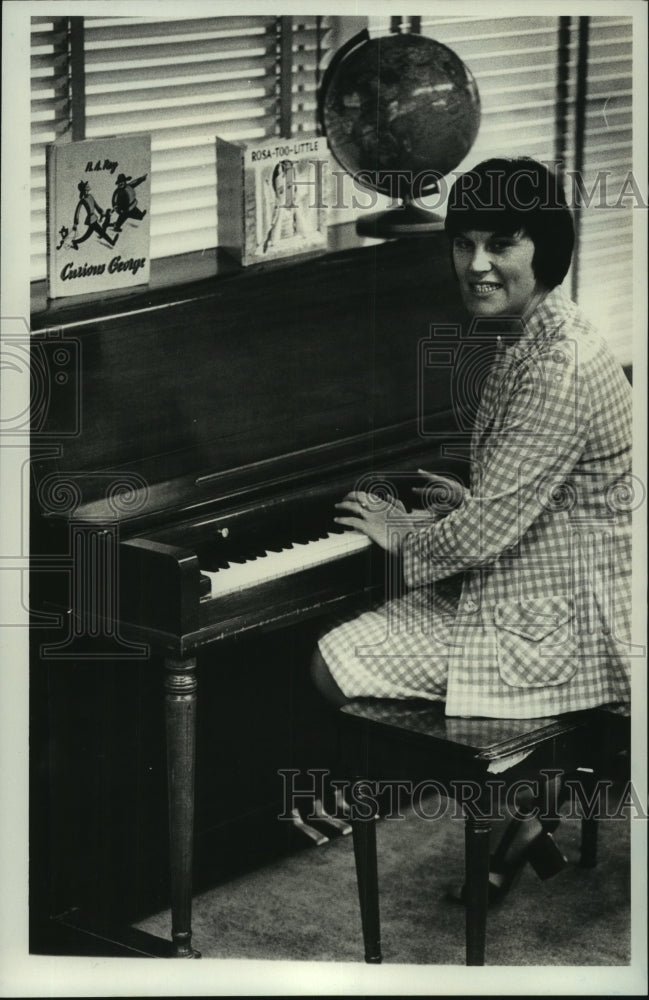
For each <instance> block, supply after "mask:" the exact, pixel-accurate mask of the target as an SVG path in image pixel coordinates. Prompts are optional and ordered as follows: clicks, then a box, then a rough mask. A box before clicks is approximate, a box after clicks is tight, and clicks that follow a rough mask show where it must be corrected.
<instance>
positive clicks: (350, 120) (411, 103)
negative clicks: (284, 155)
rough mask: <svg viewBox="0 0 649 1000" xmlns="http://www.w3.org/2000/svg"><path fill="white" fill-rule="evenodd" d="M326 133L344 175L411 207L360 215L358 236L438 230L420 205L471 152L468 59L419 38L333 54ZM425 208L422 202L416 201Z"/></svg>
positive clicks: (357, 39) (321, 105) (355, 45)
mask: <svg viewBox="0 0 649 1000" xmlns="http://www.w3.org/2000/svg"><path fill="white" fill-rule="evenodd" d="M318 113H319V119H320V126H321V129H322V131H323V133H324V134H325V135H326V137H327V141H328V143H329V148H330V150H331V152H332V154H333V156H334V157H335V159H336V160H337V162H338V163H339V164H340V166H341V167H343V169H344V170H346V171H347V172H348V173H349V174H351V175H352V176H353V177H354V178H356V180H357V181H358V182H359V183H361V184H362V185H364V186H365V187H368V188H370V189H373V190H375V191H378V192H381V193H383V194H387V195H390V196H393V197H398V198H400V199H402V201H403V203H404V204H403V205H401V206H399V207H397V208H395V209H392V210H390V211H387V212H381V213H373V214H371V215H367V216H365V217H361V219H359V222H358V224H357V229H358V231H359V232H361V233H364V234H369V235H376V236H381V235H385V236H393V235H400V234H401V233H412V232H417V231H422V230H425V229H437V228H439V224H440V218H439V216H437V215H435V214H434V213H432V212H428V211H426V209H425V208H424V207H423V206H421V205H420V204H419V203H418V202H419V200H420V199H421V198H422V197H423V196H425V195H428V194H431V193H433V192H435V191H438V190H439V180H440V179H441V178H442V177H444V176H445V175H446V174H448V173H449V172H450V171H451V170H453V169H454V168H455V167H457V165H458V164H459V163H460V162H461V161H462V160H463V159H464V157H465V156H466V154H467V153H468V152H469V150H470V149H471V146H472V145H473V143H474V141H475V137H476V135H477V134H478V129H479V127H480V96H479V94H478V88H477V85H476V82H475V80H474V78H473V76H472V75H471V72H470V71H469V69H468V68H467V67H466V66H465V64H464V63H463V62H462V60H461V59H460V58H459V56H457V55H456V54H455V53H454V52H453V51H452V50H451V49H449V48H447V46H446V45H442V44H441V43H440V42H437V41H435V40H434V39H432V38H427V37H425V36H423V35H418V34H392V35H388V36H385V37H378V38H374V39H372V38H370V36H369V34H368V32H367V31H362V32H360V33H359V34H358V35H355V36H354V38H352V39H350V41H348V42H347V43H346V44H345V45H343V46H342V47H341V48H340V49H339V50H338V52H337V53H336V54H335V55H334V57H333V59H332V60H331V62H330V63H329V66H328V67H327V69H326V71H325V74H324V77H323V80H322V84H321V87H320V91H319V101H318ZM415 202H417V203H415Z"/></svg>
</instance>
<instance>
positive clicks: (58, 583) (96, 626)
mask: <svg viewBox="0 0 649 1000" xmlns="http://www.w3.org/2000/svg"><path fill="white" fill-rule="evenodd" d="M460 322H461V310H460V307H459V301H458V296H457V291H456V288H455V283H454V279H453V277H452V274H451V269H450V262H449V255H448V250H447V247H446V241H445V237H444V235H443V233H437V234H434V235H432V236H430V237H428V238H423V239H411V240H404V241H395V242H391V243H385V244H382V245H377V246H371V247H362V248H352V249H347V250H342V251H338V252H332V253H328V254H325V255H322V256H319V257H314V258H305V259H301V260H295V261H292V262H288V263H287V262H284V263H282V264H275V265H268V266H266V267H262V268H258V269H250V270H248V271H243V270H241V269H240V268H238V267H236V266H235V265H234V264H231V263H228V261H227V259H221V258H219V259H218V262H217V267H216V274H213V275H210V276H208V277H206V278H203V279H200V280H198V279H196V280H189V281H187V280H181V281H179V282H178V283H177V284H171V285H164V284H162V283H160V284H159V285H156V283H155V280H154V281H153V282H152V283H151V285H150V286H148V287H146V288H142V289H139V290H137V289H136V290H130V291H129V292H128V294H126V293H124V294H120V293H111V295H110V296H107V297H104V298H102V299H101V300H97V299H95V300H91V301H84V300H83V299H76V298H75V299H70V300H62V301H59V302H56V303H50V304H49V306H48V307H47V308H42V309H39V308H38V307H37V308H36V309H35V311H34V314H33V316H32V359H33V360H32V369H33V371H34V372H35V373H36V376H37V379H40V383H39V382H38V381H37V384H36V405H34V406H33V436H32V467H33V471H34V484H33V493H32V524H33V526H32V562H33V579H32V604H33V606H34V607H35V609H36V611H37V613H36V615H35V618H34V621H35V626H39V625H41V624H43V623H47V622H56V623H58V627H57V628H54V630H53V631H47V630H46V631H43V630H42V629H39V628H38V627H35V628H34V630H33V640H34V641H33V656H32V692H33V708H32V720H33V721H32V746H33V747H34V750H33V756H34V758H35V760H34V761H33V767H32V775H33V777H32V783H33V788H32V800H34V798H35V797H36V798H39V799H40V797H41V796H43V795H44V796H45V798H47V797H48V796H49V798H50V799H52V797H53V792H52V789H51V787H50V788H48V781H49V778H50V777H51V775H50V773H49V772H48V769H47V767H43V766H42V763H41V761H42V760H43V759H45V758H47V757H48V755H49V754H51V751H52V747H51V745H50V744H48V740H50V741H51V735H49V736H48V726H47V722H48V720H49V719H50V716H51V713H52V705H51V697H52V696H51V689H52V688H51V685H52V684H53V683H54V681H53V678H55V677H58V676H59V675H60V673H61V672H65V671H66V670H67V671H68V674H69V675H70V676H72V675H74V671H75V669H76V671H77V672H78V671H79V670H81V671H82V672H83V671H94V672H98V673H101V672H102V671H106V670H108V669H110V668H111V666H114V665H115V664H119V665H120V666H119V670H120V671H121V672H120V673H119V676H120V677H121V678H123V679H124V682H125V689H124V700H125V702H127V701H128V688H129V685H133V684H135V683H137V682H136V681H135V679H134V678H136V677H137V673H138V671H142V670H147V669H149V670H150V669H154V670H156V671H158V672H159V673H162V674H163V676H164V691H165V719H166V741H167V752H168V780H169V809H170V812H169V816H170V851H171V896H172V912H173V924H174V926H173V942H174V944H173V952H172V953H174V954H177V955H192V954H193V953H194V952H193V949H192V944H191V922H190V912H191V885H192V883H191V872H192V845H193V824H194V792H193V789H194V770H195V764H194V761H195V754H196V705H197V701H196V699H197V693H198V691H199V687H198V685H197V679H196V678H197V657H202V656H203V655H204V654H207V653H208V652H209V664H208V666H207V669H210V670H211V669H216V670H218V665H219V664H220V663H222V664H226V663H227V664H230V665H231V664H232V662H235V663H236V655H237V654H236V648H235V649H234V652H233V649H232V644H233V642H236V638H237V637H238V636H242V635H252V636H254V637H255V642H256V645H255V649H256V652H257V655H259V651H260V650H262V655H263V649H264V642H265V641H266V640H265V638H264V637H265V636H266V635H267V634H269V630H272V629H278V628H279V627H280V626H282V627H284V628H289V627H294V626H295V625H296V624H298V623H299V622H301V621H303V620H305V619H308V618H312V617H322V616H324V615H327V614H331V613H335V612H336V611H338V610H340V609H341V608H343V607H345V606H346V605H347V604H349V603H350V602H352V601H355V602H357V603H362V602H363V601H364V600H367V599H368V598H369V597H370V596H371V595H372V594H375V593H376V592H377V588H379V589H380V587H381V585H382V579H383V576H382V568H383V566H382V561H381V557H380V556H379V557H377V553H376V552H374V551H373V550H372V549H371V548H370V547H368V548H366V549H363V550H362V551H357V552H355V553H352V554H349V555H343V556H341V557H339V558H334V559H331V560H330V561H328V562H325V563H319V564H316V565H311V562H310V560H312V555H311V553H312V552H313V551H314V550H315V549H318V544H319V543H317V541H316V540H318V539H322V538H323V536H326V535H327V534H328V533H329V532H330V531H331V529H332V527H333V522H332V518H333V514H334V511H333V504H334V502H335V501H336V500H337V499H339V498H340V497H341V496H342V495H343V494H344V493H345V492H346V491H347V490H348V489H350V488H353V487H354V486H355V485H356V484H358V483H362V484H363V486H364V487H367V486H368V485H369V486H370V488H371V485H372V484H375V485H376V488H377V489H379V490H380V489H382V488H383V487H384V486H385V484H386V482H387V483H388V484H389V487H390V488H392V487H394V488H395V489H396V490H397V492H398V493H399V494H401V495H403V496H404V499H406V501H408V500H409V499H410V495H409V490H410V487H411V486H412V485H414V484H415V482H416V479H417V477H416V475H414V473H415V470H416V469H417V468H418V467H422V466H423V467H428V468H439V467H440V466H441V467H449V465H452V464H453V463H452V461H451V460H449V459H447V460H446V461H444V459H443V457H442V455H441V453H442V451H443V448H442V445H443V444H444V442H445V441H446V440H447V439H450V438H451V437H453V431H454V429H455V423H454V420H453V417H452V413H453V405H452V398H451V379H450V376H449V367H450V366H448V365H447V366H444V365H441V366H440V367H439V368H437V369H435V368H434V366H433V367H432V368H431V367H430V366H427V362H426V358H427V355H426V350H425V347H426V342H427V341H428V340H430V337H431V331H432V327H447V328H448V329H449V330H451V331H452V330H453V329H459V327H458V324H459V323H460ZM459 335H460V334H458V336H459ZM457 442H458V448H457V449H456V456H457V455H458V454H459V453H460V452H461V445H462V435H461V434H460V435H459V437H458V438H457ZM460 466H461V462H460ZM314 543H315V544H314ZM326 544H328V543H326ZM336 544H337V543H336ZM300 547H303V549H304V552H305V554H306V555H305V560H306V561H305V563H304V564H303V565H302V564H299V565H298V564H296V563H295V561H294V558H295V551H296V550H298V549H300ZM282 549H283V550H285V552H284V556H285V554H286V550H288V551H289V553H290V559H291V560H293V562H292V563H291V566H292V568H291V567H289V569H288V570H284V571H282V570H280V572H282V573H283V575H281V576H280V577H279V578H272V572H268V571H267V569H266V567H267V566H268V565H269V563H270V562H271V561H272V560H273V559H274V558H276V557H277V555H278V554H280V553H278V552H276V551H273V550H282ZM318 551H321V550H318ZM284 556H280V561H281V558H284ZM318 558H319V557H318V556H317V555H316V557H315V559H316V563H317V560H318ZM247 562H249V563H250V565H249V566H246V572H247V571H248V569H250V570H251V577H250V579H249V581H248V582H247V583H245V584H244V585H243V589H239V590H236V591H235V592H232V593H228V592H227V590H228V588H227V585H226V586H225V588H224V592H223V593H221V592H219V593H214V594H212V593H210V590H209V587H210V583H209V580H208V579H207V578H206V577H205V571H206V570H210V571H212V572H213V573H215V574H216V575H215V577H213V578H212V587H215V586H216V585H215V583H214V580H215V579H216V580H217V581H220V579H221V576H223V574H224V572H227V567H228V565H230V566H232V565H237V566H239V567H241V564H242V563H244V564H245V563H247ZM256 566H259V567H260V570H259V573H260V580H261V582H259V581H257V582H255V573H256V568H255V567H256ZM219 574H221V576H219ZM267 577H271V578H267ZM45 636H47V641H45ZM215 649H216V650H217V652H216V653H215V652H214V650H215ZM219 649H222V650H223V656H221V655H220V654H219V653H218V650H219ZM306 666H307V664H306V662H305V663H304V664H303V667H302V669H303V671H304V670H306ZM201 669H202V668H201ZM124 671H126V672H124ZM45 676H47V677H48V678H49V681H44V680H43V678H44V677H45ZM57 683H58V680H57ZM206 687H207V689H208V690H209V687H210V686H209V683H208V684H207V685H206ZM200 690H201V691H202V690H203V681H202V680H201V686H200ZM236 708H237V707H236V706H230V709H229V710H230V711H231V712H235V711H236ZM161 714H162V713H161ZM140 735H141V734H140ZM106 738H107V739H110V738H111V737H110V734H107V736H106ZM138 738H140V737H138ZM245 738H246V739H249V737H248V736H247V735H246V737H245ZM253 742H254V737H253ZM141 752H143V751H142V750H141V748H140V750H138V753H141ZM198 753H199V756H200V753H201V748H200V746H199V747H198ZM224 766H225V767H227V762H225V764H224ZM217 785H218V781H217ZM99 808H100V809H101V805H100V806H99ZM36 814H37V816H41V818H43V817H45V820H49V824H50V828H51V825H52V822H51V820H52V807H50V809H49V811H48V810H45V811H44V812H43V811H42V810H41V811H40V812H39V810H37V811H36ZM37 822H38V821H37ZM44 827H47V822H44ZM43 837H44V835H43V833H42V830H41V829H40V826H39V830H38V831H37V833H36V834H35V836H34V840H33V846H32V852H34V851H35V850H36V851H39V850H40V848H39V845H41V846H42V845H43V842H44V840H43ZM49 850H50V851H51V845H50V847H49ZM42 868H43V871H41V867H39V863H38V862H35V865H34V871H35V873H36V874H35V881H36V883H38V881H39V879H40V878H41V875H42V879H43V880H44V881H47V878H48V877H49V878H51V872H50V873H49V875H48V872H47V865H46V864H45V863H44V862H43V863H42ZM39 873H40V874H39ZM33 894H34V898H35V899H36V898H37V899H38V904H37V906H36V909H39V910H42V909H43V908H44V909H45V910H46V911H47V910H51V909H52V908H54V909H56V908H57V904H52V902H51V901H50V900H48V899H47V896H48V893H47V892H46V891H45V892H44V893H41V892H39V889H38V885H36V887H35V888H34V889H33ZM41 896H44V897H45V901H44V902H43V900H41ZM58 905H59V906H60V903H59V904H58ZM49 915H52V914H51V913H50V914H49Z"/></svg>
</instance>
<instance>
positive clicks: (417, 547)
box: [401, 347, 591, 587]
mask: <svg viewBox="0 0 649 1000" xmlns="http://www.w3.org/2000/svg"><path fill="white" fill-rule="evenodd" d="M568 353H569V352H568V351H563V350H559V349H557V347H548V348H547V349H546V351H545V352H544V354H543V355H541V356H540V357H537V358H527V359H523V361H522V362H519V368H518V370H517V372H516V376H515V378H514V379H513V380H512V385H511V390H510V395H509V398H508V400H507V402H506V405H505V416H504V420H503V423H502V426H501V427H500V428H499V429H497V430H496V431H492V438H491V441H490V444H491V447H490V449H488V450H485V458H484V465H483V466H481V467H480V468H478V469H476V470H474V471H475V473H476V475H477V478H478V480H479V485H478V488H477V489H476V490H475V492H474V494H472V493H470V492H467V493H466V494H465V497H464V502H463V503H462V505H461V506H460V507H459V508H457V509H456V510H454V511H451V513H450V514H448V516H447V517H445V518H443V519H442V520H439V521H436V522H434V523H433V524H430V525H428V526H427V527H426V528H423V529H419V530H418V531H415V532H410V533H409V534H407V536H406V537H404V539H403V544H402V547H401V548H402V555H403V568H404V576H405V580H406V583H407V584H408V585H409V586H412V587H417V586H422V585H423V584H426V583H432V582H433V581H435V580H438V579H442V578H443V577H447V576H451V575H453V574H455V573H458V572H460V571H462V570H466V569H471V568H473V567H478V566H486V565H489V564H490V563H492V562H494V561H495V560H496V559H497V558H498V557H499V556H500V555H501V553H502V552H503V551H504V550H505V549H507V548H509V547H511V546H512V545H514V544H515V543H516V542H517V541H518V540H519V539H520V538H521V537H522V536H523V535H524V534H525V532H526V531H527V530H528V528H529V527H530V525H531V524H532V523H533V522H534V521H535V520H536V519H537V518H538V517H539V516H540V515H541V514H542V513H544V512H545V511H547V510H548V508H549V506H551V493H552V489H553V487H556V486H559V485H560V484H562V483H563V482H564V481H565V479H566V478H567V477H568V476H569V475H570V473H571V472H572V471H573V470H574V468H575V466H576V464H577V462H578V461H579V458H580V456H581V454H582V452H583V450H584V447H585V444H586V438H587V434H588V427H589V422H590V412H591V404H590V397H589V393H588V387H587V385H586V384H585V383H584V381H583V379H581V378H580V377H579V373H578V369H577V364H576V362H575V361H574V360H573V361H571V360H570V359H569V358H567V356H566V355H567V354H568ZM559 358H561V360H559Z"/></svg>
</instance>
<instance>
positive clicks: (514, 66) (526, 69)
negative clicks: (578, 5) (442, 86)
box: [421, 17, 559, 172]
mask: <svg viewBox="0 0 649 1000" xmlns="http://www.w3.org/2000/svg"><path fill="white" fill-rule="evenodd" d="M558 20H559V19H558V18H556V17H520V18H516V17H484V18H481V17H472V18H458V17H422V19H421V33H422V34H424V35H428V36H429V37H431V38H434V39H435V40H436V41H438V42H442V43H443V44H444V45H448V47H449V48H450V49H453V51H454V52H456V53H457V55H458V56H459V57H460V59H462V61H463V62H465V63H466V65H467V66H468V67H469V69H470V70H471V72H472V73H473V76H474V77H475V79H476V81H477V84H478V89H479V91H480V102H481V107H482V121H481V125H480V131H479V133H478V136H477V138H476V141H475V143H474V145H473V148H472V149H471V151H470V152H469V155H468V156H467V157H466V158H465V159H464V160H463V162H462V163H461V164H459V165H458V167H457V168H456V169H457V171H459V172H462V171H463V170H467V169H469V168H470V167H472V166H473V165H474V164H475V163H478V162H479V161H480V160H483V159H486V158H487V157H488V156H499V155H500V156H522V155H527V156H533V157H534V158H535V159H541V160H548V159H552V158H553V156H554V129H555V123H554V122H555V106H556V74H557V57H558V46H557V30H558Z"/></svg>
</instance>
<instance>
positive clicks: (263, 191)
mask: <svg viewBox="0 0 649 1000" xmlns="http://www.w3.org/2000/svg"><path fill="white" fill-rule="evenodd" d="M328 168H329V152H328V149H327V143H326V140H325V138H324V137H323V136H315V135H300V136H296V137H295V138H293V139H276V138H273V139H264V140H263V141H262V142H228V141H227V140H225V139H221V138H219V137H218V136H217V139H216V179H217V224H218V240H219V246H220V247H222V248H223V249H224V250H226V251H227V253H228V254H229V255H230V256H232V257H233V258H234V259H235V260H236V261H238V263H240V264H242V265H243V266H247V265H249V264H257V263H261V262H262V261H266V260H276V259H277V258H281V257H292V256H294V255H296V254H301V253H311V252H314V251H318V250H325V249H326V246H327V209H326V195H325V185H326V184H327V183H328V181H329V169H328Z"/></svg>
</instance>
